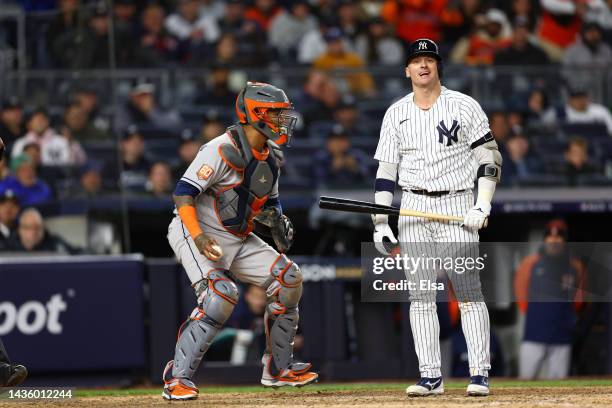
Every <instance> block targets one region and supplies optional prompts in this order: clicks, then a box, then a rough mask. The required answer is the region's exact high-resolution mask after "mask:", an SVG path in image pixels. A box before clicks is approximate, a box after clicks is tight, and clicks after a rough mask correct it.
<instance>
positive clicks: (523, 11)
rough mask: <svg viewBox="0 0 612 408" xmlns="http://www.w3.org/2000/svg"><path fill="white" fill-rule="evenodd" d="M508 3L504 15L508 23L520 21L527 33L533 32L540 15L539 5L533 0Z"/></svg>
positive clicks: (517, 0)
mask: <svg viewBox="0 0 612 408" xmlns="http://www.w3.org/2000/svg"><path fill="white" fill-rule="evenodd" d="M508 3H510V7H509V9H508V11H507V13H506V15H507V16H508V18H509V19H510V21H517V20H522V21H524V22H525V25H526V27H527V29H528V30H529V32H533V30H535V28H536V22H537V18H538V15H539V14H540V7H539V4H538V3H537V2H536V1H533V0H512V1H510V2H508Z"/></svg>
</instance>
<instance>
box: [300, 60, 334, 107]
mask: <svg viewBox="0 0 612 408" xmlns="http://www.w3.org/2000/svg"><path fill="white" fill-rule="evenodd" d="M327 81H329V77H328V76H327V74H326V73H325V72H323V71H320V70H317V69H311V70H310V71H309V72H308V75H307V76H306V81H305V82H304V86H303V88H302V92H301V93H300V94H299V95H297V96H296V98H294V103H295V105H296V109H297V110H298V111H300V112H306V111H308V109H310V108H312V107H313V106H314V105H316V104H317V102H318V101H319V99H320V98H321V93H322V91H323V87H324V86H325V82H327Z"/></svg>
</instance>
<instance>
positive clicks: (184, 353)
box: [172, 269, 238, 378]
mask: <svg viewBox="0 0 612 408" xmlns="http://www.w3.org/2000/svg"><path fill="white" fill-rule="evenodd" d="M198 292H199V293H198ZM196 293H197V294H198V304H199V306H198V307H196V308H195V309H193V312H192V313H191V315H190V316H189V319H187V320H186V321H185V323H183V325H182V326H181V328H180V329H179V335H178V340H177V342H176V349H175V352H174V364H173V367H172V376H173V377H174V378H192V377H193V374H194V373H195V371H196V370H197V368H198V366H199V365H200V362H201V361H202V357H204V354H205V353H206V351H207V350H208V348H209V347H210V344H211V343H212V341H213V339H214V338H215V336H216V335H217V332H218V331H219V329H221V327H222V326H223V324H224V323H225V321H226V320H227V319H228V318H229V317H230V315H231V314H232V311H233V310H234V306H235V305H236V302H238V288H237V287H236V284H235V283H234V282H233V281H231V280H230V279H229V278H228V275H227V271H224V270H221V269H213V270H211V271H210V272H208V278H207V279H206V281H205V282H202V284H199V285H196Z"/></svg>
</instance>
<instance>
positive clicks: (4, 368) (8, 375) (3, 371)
mask: <svg viewBox="0 0 612 408" xmlns="http://www.w3.org/2000/svg"><path fill="white" fill-rule="evenodd" d="M27 376H28V370H27V369H26V368H25V367H24V366H22V365H21V364H0V387H15V386H17V385H19V384H21V383H22V382H24V381H25V379H26V377H27Z"/></svg>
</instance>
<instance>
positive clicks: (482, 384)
mask: <svg viewBox="0 0 612 408" xmlns="http://www.w3.org/2000/svg"><path fill="white" fill-rule="evenodd" d="M467 395H469V396H470V397H483V396H486V395H489V377H485V376H484V375H474V376H472V377H470V384H469V385H468V386H467Z"/></svg>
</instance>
